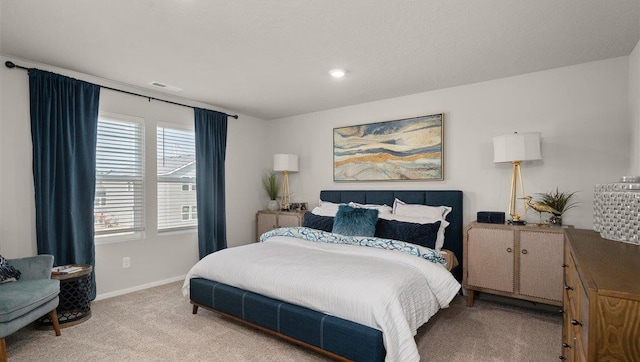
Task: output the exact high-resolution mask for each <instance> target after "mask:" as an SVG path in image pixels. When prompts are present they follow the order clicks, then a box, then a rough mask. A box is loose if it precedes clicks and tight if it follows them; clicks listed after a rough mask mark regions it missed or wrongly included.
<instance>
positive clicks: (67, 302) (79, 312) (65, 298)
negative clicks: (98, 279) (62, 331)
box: [36, 264, 93, 329]
mask: <svg viewBox="0 0 640 362" xmlns="http://www.w3.org/2000/svg"><path fill="white" fill-rule="evenodd" d="M71 266H77V267H81V268H82V270H80V271H78V272H75V273H70V274H51V279H58V280H60V295H59V297H60V303H59V304H58V308H57V309H56V311H57V312H58V322H59V323H60V328H65V327H71V326H74V325H76V324H79V323H82V322H84V321H86V320H87V319H89V318H91V271H92V270H93V268H92V267H91V265H88V264H72V265H71ZM36 327H37V328H38V329H51V328H53V325H52V323H51V319H49V316H48V315H47V316H44V317H42V318H40V319H39V320H38V321H37V323H36Z"/></svg>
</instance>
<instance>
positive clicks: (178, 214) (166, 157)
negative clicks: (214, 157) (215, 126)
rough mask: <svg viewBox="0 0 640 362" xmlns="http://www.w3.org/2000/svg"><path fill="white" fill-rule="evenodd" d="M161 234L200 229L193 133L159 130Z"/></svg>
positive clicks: (189, 131) (162, 128)
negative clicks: (163, 232) (198, 227)
mask: <svg viewBox="0 0 640 362" xmlns="http://www.w3.org/2000/svg"><path fill="white" fill-rule="evenodd" d="M157 131H158V135H157V138H158V145H157V157H158V158H157V160H158V231H161V232H162V231H171V230H181V229H193V228H196V227H197V226H198V220H197V219H198V216H197V208H196V142H195V134H194V132H193V131H192V130H184V129H175V128H168V127H158V130H157Z"/></svg>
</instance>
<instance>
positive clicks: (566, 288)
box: [564, 285, 573, 290]
mask: <svg viewBox="0 0 640 362" xmlns="http://www.w3.org/2000/svg"><path fill="white" fill-rule="evenodd" d="M564 290H573V287H570V286H568V285H565V286H564Z"/></svg>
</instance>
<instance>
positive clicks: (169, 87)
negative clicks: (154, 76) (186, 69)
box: [149, 82, 182, 92]
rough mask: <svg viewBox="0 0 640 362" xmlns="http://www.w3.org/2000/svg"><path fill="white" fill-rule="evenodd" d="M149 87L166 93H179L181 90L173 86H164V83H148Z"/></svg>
mask: <svg viewBox="0 0 640 362" xmlns="http://www.w3.org/2000/svg"><path fill="white" fill-rule="evenodd" d="M149 84H150V85H152V86H154V87H156V88H162V89H165V90H168V91H172V92H180V91H181V90H182V88H178V87H176V86H173V85H168V84H164V83H160V82H151V83H149Z"/></svg>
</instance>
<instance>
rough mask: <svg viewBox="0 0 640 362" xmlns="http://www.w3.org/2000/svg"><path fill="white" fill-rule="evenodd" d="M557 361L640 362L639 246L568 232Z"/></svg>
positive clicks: (591, 234)
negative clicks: (560, 352)
mask: <svg viewBox="0 0 640 362" xmlns="http://www.w3.org/2000/svg"><path fill="white" fill-rule="evenodd" d="M564 261H565V264H564V266H565V268H564V269H565V272H564V283H565V286H564V305H563V307H562V310H563V323H562V355H561V357H560V358H561V359H562V360H568V361H640V283H638V281H637V279H636V278H637V276H638V275H640V246H638V245H632V244H626V243H621V242H617V241H612V240H607V239H603V238H601V237H600V235H599V234H598V233H596V232H594V231H592V230H580V229H573V230H567V233H566V237H565V250H564Z"/></svg>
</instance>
